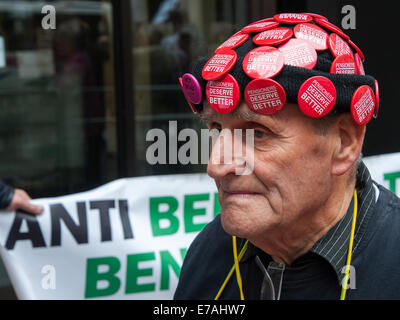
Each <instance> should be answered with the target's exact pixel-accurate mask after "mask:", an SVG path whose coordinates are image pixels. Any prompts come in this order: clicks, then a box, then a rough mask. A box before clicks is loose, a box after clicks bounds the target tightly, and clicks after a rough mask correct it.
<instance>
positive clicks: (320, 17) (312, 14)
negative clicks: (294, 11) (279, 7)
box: [303, 12, 328, 21]
mask: <svg viewBox="0 0 400 320" xmlns="http://www.w3.org/2000/svg"><path fill="white" fill-rule="evenodd" d="M303 14H308V15H309V16H311V17H313V18H315V19H322V20H326V21H328V18H326V17H324V16H321V15H320V14H316V13H309V12H303Z"/></svg>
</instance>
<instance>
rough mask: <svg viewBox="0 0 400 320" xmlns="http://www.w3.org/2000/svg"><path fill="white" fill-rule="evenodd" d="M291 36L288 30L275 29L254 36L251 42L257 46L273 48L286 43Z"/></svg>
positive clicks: (291, 33)
mask: <svg viewBox="0 0 400 320" xmlns="http://www.w3.org/2000/svg"><path fill="white" fill-rule="evenodd" d="M292 36H293V31H292V30H291V29H289V28H275V29H271V30H267V31H263V32H261V33H259V34H257V35H255V36H254V37H253V42H254V43H255V44H256V45H259V46H274V45H278V44H282V43H284V42H286V41H288V40H289V39H291V38H292Z"/></svg>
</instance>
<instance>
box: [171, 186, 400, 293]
mask: <svg viewBox="0 0 400 320" xmlns="http://www.w3.org/2000/svg"><path fill="white" fill-rule="evenodd" d="M379 190H380V194H379V198H378V200H377V202H376V203H374V204H373V206H374V207H373V209H372V214H371V216H370V217H369V218H368V220H369V221H367V223H366V224H365V230H364V231H363V236H362V238H361V239H360V240H359V243H358V245H357V248H356V249H355V250H354V251H353V258H352V262H351V265H352V266H354V270H355V279H354V278H353V280H355V289H349V290H348V291H347V295H346V300H348V299H400V199H399V198H398V197H396V196H395V195H394V194H393V193H391V192H390V191H388V190H387V189H386V188H384V187H382V186H379ZM238 242H239V244H240V243H243V241H240V240H239V239H238ZM238 250H240V245H239V249H238ZM248 251H249V252H248V253H246V254H245V257H244V259H243V260H242V261H241V263H240V271H241V275H242V279H243V289H244V296H245V298H246V299H260V292H261V288H262V283H263V279H264V276H263V274H262V272H261V270H260V268H259V267H258V266H257V264H256V262H255V259H254V257H255V256H259V257H260V259H261V260H262V262H263V264H264V265H265V266H266V265H268V262H269V261H271V260H272V259H271V257H270V256H269V255H267V254H266V253H264V252H262V251H261V250H260V249H258V248H256V247H254V246H252V245H251V246H250V247H249V250H248ZM246 255H247V257H246ZM233 263H234V261H233V254H232V238H231V236H230V235H228V234H227V233H226V232H225V231H224V230H223V228H222V225H221V219H220V216H217V217H216V218H215V219H214V221H213V222H211V223H210V224H209V225H207V226H206V227H205V228H204V230H203V231H202V232H201V233H200V234H199V235H198V237H197V238H196V239H195V240H194V242H193V243H192V245H191V246H190V248H189V250H188V253H187V255H186V258H185V261H184V264H183V266H182V270H181V274H180V279H179V283H178V287H177V290H176V292H175V296H174V298H175V299H214V297H215V296H216V294H217V292H218V290H219V288H220V287H221V285H222V283H223V281H224V280H225V278H226V276H227V274H228V272H229V270H230V269H231V268H232V266H233ZM340 292H341V285H340V282H339V281H338V277H337V273H336V272H335V271H334V269H333V268H332V266H331V264H330V263H329V262H328V261H327V260H326V259H324V258H323V257H321V256H320V255H318V254H316V253H315V252H311V251H309V252H307V253H306V254H304V255H302V256H300V257H298V258H297V259H296V260H295V261H294V262H293V263H292V265H291V266H290V267H289V268H287V269H286V270H285V271H284V276H283V282H282V293H281V299H339V297H340ZM239 298H240V296H239V290H238V285H237V282H236V278H235V274H233V276H232V278H231V279H230V281H229V282H228V285H227V287H226V288H225V290H224V291H223V293H222V295H221V297H220V299H239Z"/></svg>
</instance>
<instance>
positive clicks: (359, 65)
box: [354, 53, 365, 76]
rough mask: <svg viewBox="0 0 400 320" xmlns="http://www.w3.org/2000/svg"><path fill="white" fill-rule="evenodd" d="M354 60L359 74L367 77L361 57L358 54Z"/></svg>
mask: <svg viewBox="0 0 400 320" xmlns="http://www.w3.org/2000/svg"><path fill="white" fill-rule="evenodd" d="M354 60H355V62H356V71H357V74H360V75H362V76H364V75H365V70H364V65H363V63H362V61H361V58H360V55H359V54H358V53H356V54H355V55H354Z"/></svg>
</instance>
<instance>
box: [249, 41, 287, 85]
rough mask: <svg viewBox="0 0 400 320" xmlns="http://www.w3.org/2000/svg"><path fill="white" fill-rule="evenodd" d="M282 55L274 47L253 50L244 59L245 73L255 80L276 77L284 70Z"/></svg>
mask: <svg viewBox="0 0 400 320" xmlns="http://www.w3.org/2000/svg"><path fill="white" fill-rule="evenodd" d="M283 62H284V58H283V55H282V53H281V52H280V51H279V50H278V49H276V48H274V47H268V46H264V47H258V48H255V49H253V50H251V51H250V52H249V53H247V54H246V56H245V57H244V59H243V70H244V72H245V73H246V74H247V75H248V76H249V77H250V78H253V79H266V78H272V77H274V76H276V75H277V74H278V73H279V72H281V70H282V68H283Z"/></svg>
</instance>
